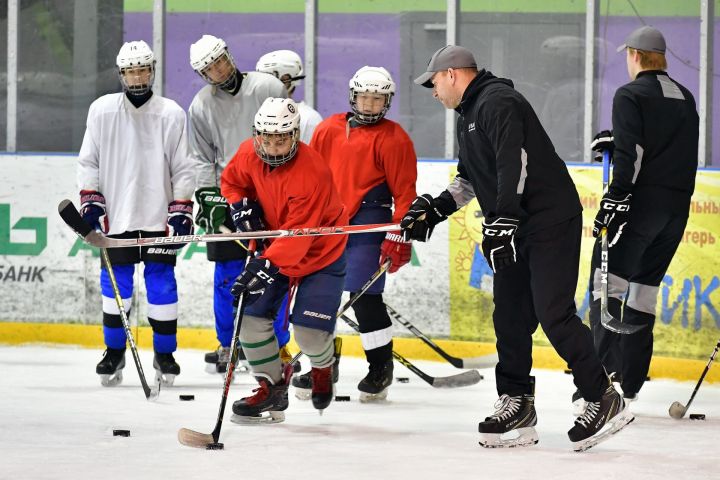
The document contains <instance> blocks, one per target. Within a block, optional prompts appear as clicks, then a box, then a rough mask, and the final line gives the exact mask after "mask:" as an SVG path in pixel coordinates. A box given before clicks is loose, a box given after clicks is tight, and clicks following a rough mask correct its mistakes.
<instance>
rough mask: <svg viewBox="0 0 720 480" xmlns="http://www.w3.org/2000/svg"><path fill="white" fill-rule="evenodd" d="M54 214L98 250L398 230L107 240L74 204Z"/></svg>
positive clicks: (348, 228)
mask: <svg viewBox="0 0 720 480" xmlns="http://www.w3.org/2000/svg"><path fill="white" fill-rule="evenodd" d="M58 212H59V213H60V216H61V217H62V219H63V220H64V221H65V223H66V224H67V225H68V226H69V227H70V228H72V229H73V230H74V231H75V232H76V233H77V234H78V235H80V237H82V239H83V241H84V242H85V243H87V244H89V245H92V246H94V247H98V248H121V247H140V246H150V245H154V246H158V245H177V244H185V243H198V242H205V243H208V242H227V241H231V240H259V239H265V238H282V237H317V236H324V235H348V234H354V233H373V232H390V231H394V230H399V229H400V226H399V225H397V224H391V223H378V224H371V225H343V226H331V227H307V228H295V229H290V230H265V231H258V232H234V233H213V234H207V235H177V236H172V237H145V238H108V237H106V236H104V235H103V234H101V233H99V232H95V231H93V230H92V229H91V228H90V226H89V225H88V224H87V223H85V222H84V221H83V219H82V217H81V216H80V213H79V212H78V211H77V208H75V205H73V203H72V202H71V201H70V200H63V201H62V202H60V204H59V205H58Z"/></svg>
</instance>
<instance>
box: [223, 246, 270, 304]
mask: <svg viewBox="0 0 720 480" xmlns="http://www.w3.org/2000/svg"><path fill="white" fill-rule="evenodd" d="M279 271H280V270H279V269H278V268H277V267H276V266H275V265H273V264H272V263H270V260H268V259H266V258H261V257H255V258H252V259H250V261H249V262H248V264H247V266H246V267H245V270H244V271H243V272H242V273H241V274H240V276H239V277H238V278H237V280H235V284H234V285H233V286H232V288H231V289H230V293H232V294H233V295H234V296H236V297H239V296H240V295H241V294H242V293H243V292H245V293H246V294H247V295H245V302H246V305H250V304H251V303H253V302H255V301H256V300H257V299H258V298H260V297H261V296H262V294H263V293H265V289H266V288H267V287H269V286H270V285H272V284H273V283H274V282H275V275H277V273H278V272H279Z"/></svg>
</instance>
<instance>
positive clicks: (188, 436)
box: [178, 241, 255, 450]
mask: <svg viewBox="0 0 720 480" xmlns="http://www.w3.org/2000/svg"><path fill="white" fill-rule="evenodd" d="M254 243H255V242H254V241H253V242H251V245H250V247H249V248H248V256H247V260H246V261H245V265H246V266H247V263H248V262H249V261H250V259H251V258H252V251H253V250H255V245H254ZM244 311H245V292H243V293H242V294H240V297H239V298H238V305H237V310H236V312H235V330H234V331H233V337H232V343H231V348H230V361H229V362H228V365H227V370H226V372H225V384H224V386H223V391H222V397H221V399H220V408H219V410H218V416H217V421H216V422H215V428H214V429H213V431H212V433H201V432H197V431H195V430H190V429H189V428H181V429H180V430H178V441H179V442H180V443H181V444H183V445H186V446H188V447H195V448H205V449H206V450H222V449H223V448H225V445H223V444H222V443H220V442H218V439H219V438H220V429H221V428H222V422H223V417H224V416H225V405H226V404H227V398H228V392H229V391H230V384H231V383H232V379H233V373H235V364H236V363H237V362H238V358H239V356H240V347H239V346H238V344H239V343H240V327H241V325H242V317H243V312H244Z"/></svg>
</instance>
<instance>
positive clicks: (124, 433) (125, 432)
mask: <svg viewBox="0 0 720 480" xmlns="http://www.w3.org/2000/svg"><path fill="white" fill-rule="evenodd" d="M129 436H130V430H116V429H113V437H129Z"/></svg>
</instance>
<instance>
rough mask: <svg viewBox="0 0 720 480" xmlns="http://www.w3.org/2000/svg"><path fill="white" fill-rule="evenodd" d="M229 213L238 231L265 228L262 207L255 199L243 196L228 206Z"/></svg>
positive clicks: (253, 230) (255, 230)
mask: <svg viewBox="0 0 720 480" xmlns="http://www.w3.org/2000/svg"><path fill="white" fill-rule="evenodd" d="M230 214H231V215H232V219H233V223H234V224H235V228H236V229H237V231H238V232H257V231H260V230H265V222H264V221H263V211H262V207H261V206H260V204H259V203H258V202H256V201H255V200H250V199H249V198H243V199H242V200H240V201H239V202H237V203H233V204H232V205H231V206H230Z"/></svg>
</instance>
